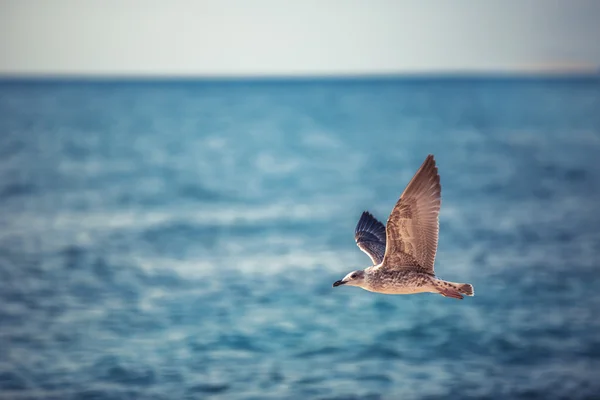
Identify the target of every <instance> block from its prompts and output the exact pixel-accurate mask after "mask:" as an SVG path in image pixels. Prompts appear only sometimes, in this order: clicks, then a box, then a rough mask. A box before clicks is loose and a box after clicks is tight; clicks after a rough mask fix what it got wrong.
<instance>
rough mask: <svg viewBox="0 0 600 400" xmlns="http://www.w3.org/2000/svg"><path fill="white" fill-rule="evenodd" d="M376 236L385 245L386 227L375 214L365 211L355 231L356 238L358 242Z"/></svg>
mask: <svg viewBox="0 0 600 400" xmlns="http://www.w3.org/2000/svg"><path fill="white" fill-rule="evenodd" d="M371 235H374V236H375V237H376V238H377V239H378V240H379V241H380V242H382V243H385V225H384V224H383V223H381V222H380V221H378V220H377V219H376V218H375V217H374V216H373V214H371V213H370V212H368V211H363V213H362V215H361V216H360V219H359V220H358V223H357V224H356V229H355V230H354V238H355V239H356V241H357V242H358V241H359V239H361V238H365V239H366V237H368V236H371Z"/></svg>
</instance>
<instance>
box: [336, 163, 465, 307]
mask: <svg viewBox="0 0 600 400" xmlns="http://www.w3.org/2000/svg"><path fill="white" fill-rule="evenodd" d="M441 191H442V188H441V186H440V176H439V175H438V169H437V167H436V165H435V160H434V158H433V155H432V154H430V155H428V156H427V158H426V159H425V161H424V162H423V164H422V165H421V167H420V168H419V170H418V171H417V173H416V174H415V176H413V178H412V179H411V180H410V182H409V183H408V185H407V186H406V188H405V189H404V192H403V193H402V195H401V196H400V199H399V200H398V202H397V203H396V205H395V206H394V209H393V210H392V213H391V214H390V216H389V217H388V220H387V227H386V226H384V225H383V224H382V223H381V222H379V221H378V220H377V219H375V217H374V216H373V215H372V214H371V213H369V212H368V211H365V212H363V213H362V215H361V217H360V219H359V221H358V224H357V225H356V230H355V233H354V239H355V241H356V244H357V245H358V247H359V248H360V249H361V250H362V251H363V252H364V253H366V254H367V255H368V256H369V257H370V258H371V261H373V266H371V267H368V268H365V269H364V270H357V271H353V272H350V273H349V274H348V275H346V276H345V277H344V278H343V279H341V280H339V281H336V282H334V284H333V287H336V286H341V285H345V286H358V287H360V288H363V289H365V290H368V291H370V292H376V293H383V294H414V293H427V292H428V293H439V294H441V295H442V296H445V297H451V298H454V299H459V300H461V299H462V298H463V295H466V296H473V286H472V285H470V284H468V283H456V282H448V281H444V280H442V279H439V278H437V277H436V276H435V272H434V269H433V264H434V262H435V254H436V251H437V246H438V233H439V219H438V218H439V217H438V216H439V213H440V205H441Z"/></svg>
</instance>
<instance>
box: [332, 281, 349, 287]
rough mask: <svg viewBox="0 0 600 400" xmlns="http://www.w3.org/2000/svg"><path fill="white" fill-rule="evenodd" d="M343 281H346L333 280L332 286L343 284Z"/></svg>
mask: <svg viewBox="0 0 600 400" xmlns="http://www.w3.org/2000/svg"><path fill="white" fill-rule="evenodd" d="M344 283H346V282H344V281H335V282H333V287H336V286H340V285H343V284H344Z"/></svg>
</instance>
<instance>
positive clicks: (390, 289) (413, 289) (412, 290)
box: [363, 286, 435, 294]
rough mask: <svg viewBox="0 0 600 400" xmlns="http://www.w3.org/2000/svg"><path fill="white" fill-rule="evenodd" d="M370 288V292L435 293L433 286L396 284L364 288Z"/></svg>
mask: <svg viewBox="0 0 600 400" xmlns="http://www.w3.org/2000/svg"><path fill="white" fill-rule="evenodd" d="M363 289H365V290H368V291H369V292H374V293H383V294H415V293H435V290H434V288H433V287H431V286H419V287H409V286H399V287H398V286H396V287H386V288H378V289H370V288H363Z"/></svg>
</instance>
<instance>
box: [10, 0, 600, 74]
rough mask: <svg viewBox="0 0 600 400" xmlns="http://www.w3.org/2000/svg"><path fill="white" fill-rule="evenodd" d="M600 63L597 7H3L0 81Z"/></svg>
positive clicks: (540, 1) (596, 3) (572, 3)
mask: <svg viewBox="0 0 600 400" xmlns="http://www.w3.org/2000/svg"><path fill="white" fill-rule="evenodd" d="M599 65H600V0H558V1H555V0H454V1H452V0H429V1H425V0H414V1H403V0H396V1H392V0H388V1H384V0H363V1H354V0H346V1H319V0H295V1H292V0H245V1H242V0H240V1H233V0H214V1H183V0H175V1H174V0H164V1H151V0H146V1H142V0H139V1H135V0H95V1H94V0H0V74H126V75H132V74H134V75H137V74H142V75H149V74H150V75H281V74H284V75H291V74H361V73H398V72H400V73H402V72H436V71H460V70H483V71H508V70H515V69H519V70H520V69H536V68H576V69H577V68H581V67H584V68H587V67H591V66H599Z"/></svg>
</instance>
